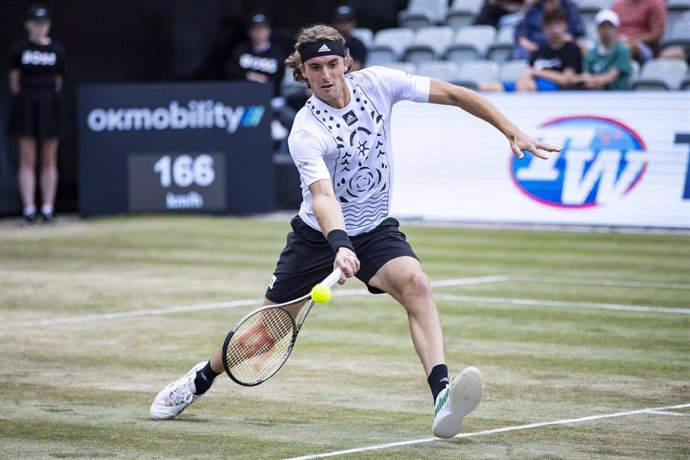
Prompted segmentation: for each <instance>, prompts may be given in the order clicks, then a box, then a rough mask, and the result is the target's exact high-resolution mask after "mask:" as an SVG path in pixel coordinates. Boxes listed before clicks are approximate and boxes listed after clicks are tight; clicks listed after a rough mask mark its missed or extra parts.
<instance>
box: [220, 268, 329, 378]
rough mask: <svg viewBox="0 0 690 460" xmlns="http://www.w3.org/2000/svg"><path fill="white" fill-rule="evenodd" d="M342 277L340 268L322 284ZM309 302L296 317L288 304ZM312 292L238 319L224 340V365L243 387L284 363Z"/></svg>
mask: <svg viewBox="0 0 690 460" xmlns="http://www.w3.org/2000/svg"><path fill="white" fill-rule="evenodd" d="M339 279H340V269H339V268H336V269H335V270H334V271H333V273H331V274H330V275H328V277H327V278H326V279H325V280H323V281H322V282H321V283H322V284H324V285H326V286H328V287H329V288H330V287H332V286H333V285H334V284H335V283H337V282H338V280H339ZM300 302H306V303H305V304H304V305H303V306H302V308H301V309H300V310H299V312H298V313H297V314H296V318H294V317H293V315H292V314H291V313H290V312H289V311H288V309H287V307H289V306H291V305H297V304H299V303H300ZM314 303H315V302H314V300H313V299H312V298H311V293H309V294H307V295H304V296H302V297H299V298H297V299H295V300H291V301H289V302H285V303H281V304H275V305H266V306H264V307H261V308H258V309H256V310H254V311H252V312H251V313H249V314H248V315H246V316H245V317H244V318H242V319H241V320H239V321H238V322H237V324H235V326H234V327H233V328H232V330H231V331H230V332H229V333H228V335H227V337H226V338H225V342H223V367H224V368H225V372H226V373H227V374H228V376H229V377H230V378H231V379H232V380H233V381H234V382H236V383H238V384H240V385H244V386H248V387H251V386H255V385H259V384H261V383H263V382H265V381H266V380H268V379H269V378H271V377H272V376H273V375H275V373H276V372H278V370H280V368H281V367H282V366H283V364H285V361H287V359H288V356H290V353H291V352H292V349H293V347H294V346H295V340H297V334H299V331H300V329H301V328H302V324H304V320H305V319H306V318H307V315H308V314H309V311H310V310H311V309H312V307H313V306H314Z"/></svg>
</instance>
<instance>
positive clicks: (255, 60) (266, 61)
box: [226, 13, 285, 97]
mask: <svg viewBox="0 0 690 460" xmlns="http://www.w3.org/2000/svg"><path fill="white" fill-rule="evenodd" d="M247 36H248V40H247V41H245V42H243V43H240V44H239V45H237V46H236V47H235V48H234V49H233V50H232V53H231V54H230V59H229V60H228V62H227V66H226V75H227V77H228V78H229V79H231V80H246V81H253V82H257V83H270V84H272V85H273V96H274V97H275V96H278V95H279V94H280V82H281V80H282V79H283V76H284V75H285V64H284V62H283V59H284V57H283V52H282V51H281V50H279V49H277V46H274V45H273V44H272V43H271V24H270V21H269V19H268V17H267V16H266V15H264V14H261V13H257V14H254V15H253V16H252V17H251V19H250V22H249V30H248V31H247Z"/></svg>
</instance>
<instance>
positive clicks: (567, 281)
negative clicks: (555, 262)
mask: <svg viewBox="0 0 690 460" xmlns="http://www.w3.org/2000/svg"><path fill="white" fill-rule="evenodd" d="M510 279H511V280H513V281H535V282H540V283H555V284H589V285H594V286H622V287H641V288H660V289H690V284H685V283H660V282H651V281H650V282H648V281H625V280H594V279H585V278H563V277H558V276H525V275H511V276H510Z"/></svg>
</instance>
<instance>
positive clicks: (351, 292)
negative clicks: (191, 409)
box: [0, 276, 509, 329]
mask: <svg viewBox="0 0 690 460" xmlns="http://www.w3.org/2000/svg"><path fill="white" fill-rule="evenodd" d="M508 278H509V277H507V276H482V277H474V278H458V279H450V280H439V281H435V282H432V283H431V285H432V286H434V287H442V286H464V285H471V284H481V283H496V282H500V281H505V280H507V279H508ZM363 294H368V291H367V290H366V289H336V290H334V291H333V296H334V297H345V296H355V295H363ZM260 305H261V299H244V300H235V301H232V302H217V303H198V304H192V305H175V306H170V307H162V308H150V309H142V310H131V311H119V312H113V313H100V314H92V315H79V316H65V317H62V318H48V319H39V320H34V321H23V322H18V323H4V324H1V325H0V329H13V328H24V327H37V326H55V325H59V324H73V323H86V322H90V321H107V320H113V319H122V318H137V317H141V316H162V315H168V314H171V313H189V312H194V311H204V310H220V309H226V308H238V307H251V306H255V307H259V306H260Z"/></svg>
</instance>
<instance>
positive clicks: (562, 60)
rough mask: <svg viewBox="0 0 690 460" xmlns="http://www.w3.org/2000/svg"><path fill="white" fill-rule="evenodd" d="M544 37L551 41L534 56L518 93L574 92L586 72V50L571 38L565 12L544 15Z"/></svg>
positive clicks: (518, 88) (517, 83) (516, 87)
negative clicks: (584, 52) (569, 90)
mask: <svg viewBox="0 0 690 460" xmlns="http://www.w3.org/2000/svg"><path fill="white" fill-rule="evenodd" d="M544 34H545V35H546V38H547V40H548V42H547V43H546V44H545V45H541V46H540V47H539V49H538V50H537V51H536V52H534V53H532V54H531V55H530V59H529V63H530V67H529V68H528V69H526V70H525V72H523V73H522V75H520V76H519V77H518V79H517V80H516V82H515V90H516V91H552V90H558V89H570V88H572V87H573V86H574V85H575V84H576V83H577V77H578V74H580V73H582V51H581V50H580V47H579V46H578V45H577V44H576V43H575V42H574V41H572V40H570V39H569V37H568V17H567V16H566V13H565V11H563V10H562V9H560V8H559V9H555V10H551V11H547V12H546V13H544Z"/></svg>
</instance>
